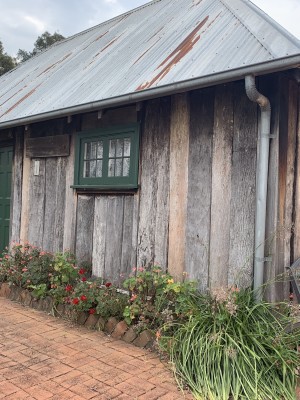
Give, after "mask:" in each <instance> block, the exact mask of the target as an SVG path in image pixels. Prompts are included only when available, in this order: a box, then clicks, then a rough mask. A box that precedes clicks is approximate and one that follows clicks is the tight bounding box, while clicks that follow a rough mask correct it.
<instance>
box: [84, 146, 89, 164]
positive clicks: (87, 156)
mask: <svg viewBox="0 0 300 400" xmlns="http://www.w3.org/2000/svg"><path fill="white" fill-rule="evenodd" d="M90 158H91V143H85V144H84V159H85V160H89V159H90Z"/></svg>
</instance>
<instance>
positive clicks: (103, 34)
mask: <svg viewBox="0 0 300 400" xmlns="http://www.w3.org/2000/svg"><path fill="white" fill-rule="evenodd" d="M107 33H108V31H106V32H104V33H102V35H99V36H97V37H96V39H95V40H94V42H97V41H98V40H100V39H101V38H102V37H103V36H105V35H106V34H107Z"/></svg>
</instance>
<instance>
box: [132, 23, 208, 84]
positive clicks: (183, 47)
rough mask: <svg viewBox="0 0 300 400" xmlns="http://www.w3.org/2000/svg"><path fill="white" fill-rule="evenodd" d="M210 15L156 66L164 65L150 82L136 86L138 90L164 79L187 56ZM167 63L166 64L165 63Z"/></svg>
mask: <svg viewBox="0 0 300 400" xmlns="http://www.w3.org/2000/svg"><path fill="white" fill-rule="evenodd" d="M208 19H209V16H207V17H205V18H204V20H203V21H201V22H200V23H199V24H198V25H197V26H196V28H195V29H194V30H193V31H192V32H191V33H190V34H189V35H188V36H187V37H186V38H185V39H184V40H183V41H182V42H181V43H180V44H179V46H177V47H176V49H175V50H174V51H172V53H171V54H170V55H169V56H168V57H167V58H166V59H165V60H164V61H163V62H162V63H161V64H160V65H159V66H158V67H157V68H156V69H159V68H162V67H164V68H163V69H162V70H161V71H160V72H159V73H158V74H157V75H156V76H155V77H154V78H153V79H152V80H151V81H150V82H145V83H143V84H141V85H140V86H138V87H137V88H136V91H139V90H143V89H148V88H150V87H151V86H152V85H153V84H154V83H157V82H159V81H160V80H161V79H163V78H164V77H165V76H166V75H167V74H168V73H169V72H170V70H171V69H172V68H173V67H174V66H175V65H176V64H178V63H179V61H181V59H182V58H183V57H185V56H186V55H187V54H188V53H189V52H190V51H191V50H192V49H193V47H194V46H195V44H196V43H197V42H198V41H199V39H200V34H199V35H197V34H198V32H199V31H200V29H201V28H202V27H203V26H204V25H205V24H206V23H207V21H208ZM165 64H166V65H165Z"/></svg>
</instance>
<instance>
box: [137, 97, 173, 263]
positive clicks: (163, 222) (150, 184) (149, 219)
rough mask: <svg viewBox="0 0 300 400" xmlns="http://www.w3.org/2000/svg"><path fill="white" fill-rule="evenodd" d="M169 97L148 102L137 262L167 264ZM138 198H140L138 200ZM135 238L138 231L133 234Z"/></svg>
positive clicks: (139, 203)
mask: <svg viewBox="0 0 300 400" xmlns="http://www.w3.org/2000/svg"><path fill="white" fill-rule="evenodd" d="M169 134H170V99H169V98H164V99H156V100H153V101H150V102H148V103H147V105H146V114H145V124H144V129H143V132H142V139H141V163H140V164H141V166H140V169H141V178H140V181H141V190H140V195H139V199H136V202H137V204H136V206H137V208H136V210H137V209H139V223H138V250H137V264H138V266H148V265H152V264H154V263H155V264H160V265H161V266H162V268H164V269H165V268H166V264H167V248H168V214H169V193H168V186H166V185H168V182H169ZM138 200H139V201H138ZM132 237H133V240H134V241H135V234H133V236H132Z"/></svg>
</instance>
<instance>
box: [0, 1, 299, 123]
mask: <svg viewBox="0 0 300 400" xmlns="http://www.w3.org/2000/svg"><path fill="white" fill-rule="evenodd" d="M291 55H299V56H300V41H299V40H297V39H296V38H294V37H293V36H292V35H290V34H289V33H288V32H287V31H285V30H284V29H283V28H282V27H281V26H280V25H278V24H277V23H276V22H274V21H273V20H272V19H270V18H269V17H268V16H267V15H266V14H264V13H263V12H262V11H261V10H260V9H258V8H257V7H256V6H254V5H253V4H252V3H251V2H250V1H248V0H156V1H152V2H150V3H148V4H147V5H145V6H142V7H139V8H137V9H135V10H133V11H131V12H128V13H126V14H123V15H121V16H119V17H116V18H114V19H112V20H110V21H107V22H105V23H102V24H100V25H98V26H96V27H94V28H92V29H89V30H86V31H84V32H82V33H79V34H77V35H74V36H72V37H70V38H68V39H66V40H64V41H62V42H60V43H58V44H55V45H54V46H52V47H51V48H49V49H47V50H46V51H44V52H42V53H40V54H38V55H37V56H35V57H34V58H32V59H30V60H28V61H27V62H25V63H23V64H21V65H20V66H18V67H17V68H16V69H14V70H12V71H10V72H8V73H7V74H5V75H3V76H2V77H0V127H1V123H6V122H7V121H12V120H19V119H24V118H27V117H31V116H35V115H40V114H43V113H49V112H51V111H54V110H61V109H69V108H71V107H74V106H78V105H83V104H89V103H94V102H97V101H99V100H100V101H101V100H104V99H117V98H119V97H120V96H123V95H128V94H130V93H136V92H140V91H142V93H145V96H146V93H147V92H148V91H149V90H151V89H153V88H157V87H162V88H167V87H168V86H169V85H172V84H174V83H178V82H184V81H189V80H192V79H195V78H199V77H203V76H210V75H214V74H218V73H220V72H224V71H231V70H238V69H240V68H242V67H244V66H246V65H252V64H260V63H266V62H267V63H270V65H271V63H272V62H273V61H274V60H278V59H281V58H285V57H288V56H291ZM299 63H300V57H299ZM162 92H163V90H162ZM142 93H141V98H142V97H143V96H142ZM112 103H113V101H112ZM16 123H17V121H16Z"/></svg>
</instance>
